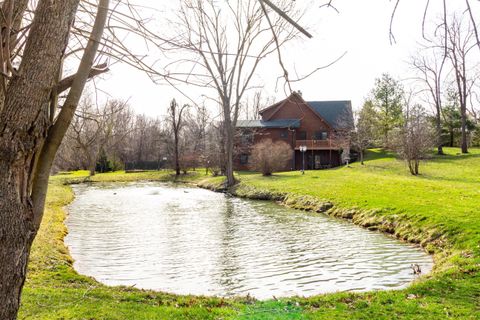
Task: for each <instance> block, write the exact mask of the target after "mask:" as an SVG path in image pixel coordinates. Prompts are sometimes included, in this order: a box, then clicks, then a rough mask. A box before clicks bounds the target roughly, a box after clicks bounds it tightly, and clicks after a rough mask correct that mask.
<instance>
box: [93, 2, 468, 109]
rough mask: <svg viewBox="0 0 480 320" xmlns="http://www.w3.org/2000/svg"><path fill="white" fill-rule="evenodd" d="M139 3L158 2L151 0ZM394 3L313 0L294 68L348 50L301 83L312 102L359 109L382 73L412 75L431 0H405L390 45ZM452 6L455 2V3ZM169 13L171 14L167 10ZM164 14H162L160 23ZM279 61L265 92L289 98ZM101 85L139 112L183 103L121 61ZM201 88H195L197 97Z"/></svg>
mask: <svg viewBox="0 0 480 320" xmlns="http://www.w3.org/2000/svg"><path fill="white" fill-rule="evenodd" d="M137 1H138V2H143V3H145V4H147V5H152V3H151V2H152V1H151V0H137ZM301 1H302V0H297V2H301ZM176 2H177V0H168V1H161V2H160V1H159V4H156V6H157V7H158V8H159V9H161V10H162V11H163V10H165V6H166V3H176ZM304 2H307V1H304ZM394 2H395V1H389V0H364V1H359V0H337V1H335V2H334V3H335V5H336V8H337V9H338V11H339V13H337V12H335V11H334V10H332V9H326V8H321V9H320V8H319V6H318V5H316V3H321V0H318V1H312V3H313V5H312V7H311V9H310V10H309V11H308V13H307V14H306V15H305V17H304V18H303V20H302V21H300V24H302V25H304V26H306V27H307V29H308V31H309V32H310V33H312V34H313V38H312V39H307V38H302V39H300V40H294V42H292V43H290V44H289V45H288V47H286V48H285V49H284V50H283V54H284V56H285V57H286V60H287V61H288V65H287V67H288V69H289V71H290V72H293V71H294V70H297V71H298V72H299V73H300V74H306V73H308V72H310V71H311V70H313V69H315V68H317V67H319V66H322V65H326V64H328V63H330V62H331V61H333V60H335V59H336V58H338V57H339V56H341V55H342V54H343V53H344V52H346V55H345V56H344V57H343V58H342V59H341V60H340V61H338V62H337V63H335V64H334V65H332V66H331V67H329V68H327V69H323V70H321V71H319V72H317V73H316V74H314V75H313V76H311V77H309V78H308V79H306V80H304V81H302V82H298V83H295V84H294V85H293V89H294V90H301V91H302V92H303V96H304V98H305V99H306V100H307V101H308V100H351V101H352V104H353V106H354V108H358V107H359V106H361V104H362V103H363V101H364V99H365V98H366V97H367V96H368V94H369V92H370V91H371V89H372V87H373V85H374V80H375V78H377V77H380V76H381V74H382V73H384V72H388V73H390V74H392V75H393V76H394V77H396V78H398V79H405V78H407V77H409V76H410V75H411V73H409V66H408V63H407V62H408V60H409V58H410V56H411V55H412V54H414V53H415V51H416V48H417V47H418V45H417V43H418V41H420V40H421V27H422V17H423V8H424V5H425V1H424V0H402V1H401V4H400V6H399V8H398V10H397V14H396V18H395V20H394V23H393V32H394V35H395V38H396V43H394V44H390V41H389V24H390V17H391V14H392V10H393V5H394ZM431 2H432V4H431V9H430V12H429V16H428V17H429V20H433V19H434V18H435V17H437V16H438V15H439V13H440V12H441V10H440V9H441V8H440V3H441V1H439V0H433V1H431ZM452 2H453V1H452ZM454 2H455V3H460V2H461V1H454ZM462 3H463V2H462ZM449 5H451V6H452V4H450V1H449ZM167 6H168V5H167ZM164 14H168V12H167V11H164ZM158 15H162V13H158ZM162 18H163V17H158V19H159V21H161V20H162ZM275 63H276V59H275V56H273V57H272V60H270V61H268V62H267V64H266V65H264V66H263V67H262V68H261V69H260V76H261V81H262V82H263V83H262V84H263V85H264V86H265V87H264V96H274V97H275V98H276V99H277V100H281V99H284V98H285V92H284V90H283V87H282V88H279V89H278V90H277V91H276V90H275V85H274V84H275V82H276V78H277V77H278V75H279V72H280V70H279V69H278V67H277V66H276V65H275ZM98 85H99V87H100V88H102V89H103V90H105V91H107V92H108V93H109V94H110V95H111V96H112V97H116V98H123V99H129V100H130V104H131V106H132V107H133V108H134V110H135V111H136V112H137V113H144V114H146V115H149V116H158V115H163V114H165V112H166V108H167V106H168V103H169V101H170V100H171V99H172V98H174V97H175V98H177V100H180V101H182V97H181V96H180V95H179V94H178V93H177V92H176V91H175V90H173V89H171V88H169V87H168V86H167V85H155V84H153V83H152V82H151V81H150V79H149V78H148V77H147V76H146V75H144V74H142V73H141V72H140V71H137V70H134V69H132V68H130V67H127V66H122V65H120V64H116V65H114V66H113V67H112V68H111V71H110V73H109V74H108V75H106V76H104V77H103V79H102V80H100V81H98ZM187 90H188V89H187ZM195 92H196V91H195V89H193V88H192V90H191V93H192V96H194V95H195ZM183 100H184V99H183Z"/></svg>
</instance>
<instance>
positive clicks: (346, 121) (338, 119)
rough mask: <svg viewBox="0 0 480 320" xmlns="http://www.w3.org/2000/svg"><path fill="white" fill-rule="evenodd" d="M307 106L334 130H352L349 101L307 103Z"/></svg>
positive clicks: (350, 104)
mask: <svg viewBox="0 0 480 320" xmlns="http://www.w3.org/2000/svg"><path fill="white" fill-rule="evenodd" d="M307 103H308V105H309V106H310V107H311V108H312V109H313V111H315V113H317V114H318V115H319V116H320V117H322V118H323V119H324V120H325V121H327V122H328V124H329V125H330V126H332V127H333V128H335V129H345V128H353V126H354V124H353V113H352V103H351V102H350V101H307Z"/></svg>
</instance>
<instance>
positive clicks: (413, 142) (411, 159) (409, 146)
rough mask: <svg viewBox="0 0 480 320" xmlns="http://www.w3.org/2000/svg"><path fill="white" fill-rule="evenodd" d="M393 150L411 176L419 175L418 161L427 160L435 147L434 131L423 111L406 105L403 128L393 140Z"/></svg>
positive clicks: (418, 107)
mask: <svg viewBox="0 0 480 320" xmlns="http://www.w3.org/2000/svg"><path fill="white" fill-rule="evenodd" d="M394 146H395V150H396V151H397V153H398V154H399V156H400V157H401V158H402V159H403V160H405V161H406V162H407V165H408V169H409V170H410V173H411V174H412V175H415V176H416V175H418V174H419V166H420V161H422V160H425V159H427V157H428V155H429V153H430V152H431V151H432V148H433V147H434V146H435V130H434V129H433V128H432V126H431V123H430V121H428V117H427V114H426V112H425V109H424V108H423V107H422V106H420V105H414V106H413V107H410V106H409V105H408V104H407V108H406V112H405V116H404V121H403V126H402V128H401V129H398V132H397V134H396V136H395V140H394Z"/></svg>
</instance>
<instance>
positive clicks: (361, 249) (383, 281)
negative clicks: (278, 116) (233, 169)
mask: <svg viewBox="0 0 480 320" xmlns="http://www.w3.org/2000/svg"><path fill="white" fill-rule="evenodd" d="M74 189H75V193H76V200H75V201H74V202H73V203H72V205H71V206H70V207H69V213H70V215H69V218H68V219H67V227H68V229H69V234H68V236H67V238H66V243H67V245H68V246H69V247H70V251H71V253H72V256H73V258H74V259H75V264H74V266H75V268H76V269H77V270H78V271H79V272H80V273H82V274H86V275H89V276H93V277H95V278H96V279H98V280H99V281H101V282H103V283H106V284H110V285H120V284H121V285H135V286H136V287H139V288H146V289H155V290H161V291H167V292H173V293H178V294H203V295H219V296H233V295H246V294H247V293H249V294H251V295H252V296H255V297H257V298H260V299H264V298H271V297H272V296H276V297H281V296H291V295H302V296H309V295H314V294H319V293H324V292H333V291H345V290H374V289H390V288H401V287H404V286H405V285H407V284H408V283H409V282H410V281H412V280H413V277H414V276H413V274H412V272H411V269H410V264H411V263H418V264H419V265H420V266H421V267H422V270H424V272H425V271H428V270H429V269H430V268H431V265H432V261H431V258H430V257H429V256H428V255H426V254H425V253H423V252H422V251H421V250H419V249H417V248H414V247H412V246H409V245H405V244H402V243H399V242H397V241H395V240H393V239H390V238H387V237H385V236H383V235H381V234H379V233H376V232H369V231H366V230H364V229H362V228H359V227H357V226H354V225H352V224H350V223H348V222H344V221H339V220H336V219H332V218H329V217H326V216H323V215H317V214H305V213H303V212H298V211H295V210H291V209H288V208H284V207H281V206H278V205H276V204H274V203H269V202H260V201H248V200H242V199H237V198H231V197H227V196H225V195H222V194H217V193H213V192H210V191H207V190H202V189H195V188H189V187H185V186H178V185H173V184H159V183H141V184H139V183H136V184H124V185H118V184H116V185H114V184H104V185H93V186H87V185H78V186H75V187H74Z"/></svg>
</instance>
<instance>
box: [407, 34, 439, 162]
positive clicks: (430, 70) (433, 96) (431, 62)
mask: <svg viewBox="0 0 480 320" xmlns="http://www.w3.org/2000/svg"><path fill="white" fill-rule="evenodd" d="M444 37H445V35H442V36H441V37H440V39H444ZM446 60H447V55H446V54H445V50H444V48H443V47H442V46H436V45H435V46H430V47H428V46H424V47H423V48H422V51H421V52H420V53H419V54H418V55H417V56H415V57H413V58H412V62H411V64H412V66H413V67H414V68H415V69H416V71H417V72H418V74H419V77H418V79H419V80H420V82H421V83H423V85H424V86H425V87H426V91H427V92H428V95H429V98H430V99H429V100H430V101H431V104H432V106H433V108H434V110H435V128H436V133H437V138H436V140H437V153H438V154H439V155H442V154H444V153H443V141H442V95H443V92H442V91H443V90H442V87H443V83H444V78H443V71H444V67H445V62H446Z"/></svg>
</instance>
